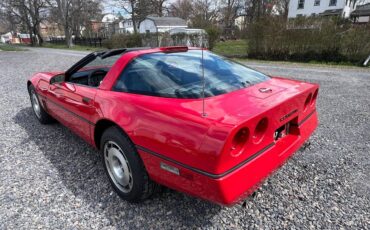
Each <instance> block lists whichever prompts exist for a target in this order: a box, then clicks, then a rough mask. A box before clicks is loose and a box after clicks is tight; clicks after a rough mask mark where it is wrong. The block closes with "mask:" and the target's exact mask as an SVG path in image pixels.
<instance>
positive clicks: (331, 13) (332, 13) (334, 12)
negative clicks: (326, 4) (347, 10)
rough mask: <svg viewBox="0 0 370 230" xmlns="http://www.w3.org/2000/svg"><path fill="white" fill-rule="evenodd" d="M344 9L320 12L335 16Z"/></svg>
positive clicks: (323, 14) (324, 14)
mask: <svg viewBox="0 0 370 230" xmlns="http://www.w3.org/2000/svg"><path fill="white" fill-rule="evenodd" d="M342 11H343V9H335V10H325V11H324V12H322V13H320V15H322V16H334V15H341V14H342Z"/></svg>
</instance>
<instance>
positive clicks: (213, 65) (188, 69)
mask: <svg viewBox="0 0 370 230" xmlns="http://www.w3.org/2000/svg"><path fill="white" fill-rule="evenodd" d="M202 66H204V70H203V68H202ZM203 71H204V84H203ZM268 79H269V77H268V76H266V75H264V74H262V73H260V72H257V71H255V70H252V69H250V68H248V67H246V66H244V65H241V64H239V63H236V62H234V61H231V60H229V59H226V58H223V57H221V56H218V55H216V54H213V53H212V52H209V51H204V52H203V58H202V51H201V50H189V51H187V52H178V53H151V54H143V55H141V56H139V57H137V58H135V59H134V60H132V61H131V62H130V63H129V64H128V65H127V66H126V68H125V69H124V71H123V72H122V74H121V75H120V77H119V78H118V80H117V82H116V84H115V86H114V88H113V90H115V91H122V92H128V93H136V94H144V95H151V96H160V97H173V98H201V97H202V95H203V87H204V96H205V97H211V96H217V95H220V94H225V93H229V92H232V91H235V90H239V89H242V88H245V87H248V86H251V85H254V84H257V83H260V82H263V81H266V80H268Z"/></svg>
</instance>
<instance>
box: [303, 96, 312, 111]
mask: <svg viewBox="0 0 370 230" xmlns="http://www.w3.org/2000/svg"><path fill="white" fill-rule="evenodd" d="M311 99H312V93H310V94H309V95H308V96H307V98H306V101H305V102H304V107H303V111H306V110H307V107H308V105H309V104H310V103H311Z"/></svg>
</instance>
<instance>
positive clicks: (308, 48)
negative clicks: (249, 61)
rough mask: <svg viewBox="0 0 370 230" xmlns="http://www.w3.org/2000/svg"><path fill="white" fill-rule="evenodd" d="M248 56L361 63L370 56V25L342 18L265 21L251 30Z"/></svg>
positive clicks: (258, 23)
mask: <svg viewBox="0 0 370 230" xmlns="http://www.w3.org/2000/svg"><path fill="white" fill-rule="evenodd" d="M248 40H249V49H248V57H251V58H258V59H269V60H293V61H301V62H309V61H312V60H316V61H325V62H337V63H339V62H348V61H349V62H352V63H360V62H361V61H363V60H365V58H366V57H367V56H368V55H369V54H370V47H369V46H370V26H369V25H367V26H366V25H365V26H364V25H361V26H359V25H357V26H356V25H355V26H354V25H352V24H351V23H349V22H348V21H343V20H342V19H338V18H298V19H296V20H294V21H291V22H289V23H288V24H287V23H286V21H285V20H283V19H281V18H279V17H276V18H273V19H272V18H271V17H269V18H262V19H260V20H258V21H256V22H255V23H252V24H251V25H250V27H249V30H248Z"/></svg>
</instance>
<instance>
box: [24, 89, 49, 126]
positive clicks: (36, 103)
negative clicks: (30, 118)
mask: <svg viewBox="0 0 370 230" xmlns="http://www.w3.org/2000/svg"><path fill="white" fill-rule="evenodd" d="M28 92H29V94H30V100H31V105H32V110H33V112H34V113H35V115H36V118H37V120H39V121H40V123H41V124H49V123H52V122H53V121H54V119H53V118H52V117H51V116H50V115H49V114H48V113H47V112H46V111H45V110H44V108H43V107H42V105H41V102H40V100H39V97H38V95H37V93H36V91H35V88H34V87H33V86H32V85H30V86H29V87H28Z"/></svg>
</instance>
